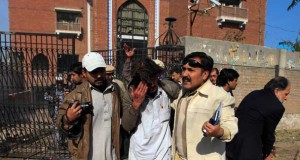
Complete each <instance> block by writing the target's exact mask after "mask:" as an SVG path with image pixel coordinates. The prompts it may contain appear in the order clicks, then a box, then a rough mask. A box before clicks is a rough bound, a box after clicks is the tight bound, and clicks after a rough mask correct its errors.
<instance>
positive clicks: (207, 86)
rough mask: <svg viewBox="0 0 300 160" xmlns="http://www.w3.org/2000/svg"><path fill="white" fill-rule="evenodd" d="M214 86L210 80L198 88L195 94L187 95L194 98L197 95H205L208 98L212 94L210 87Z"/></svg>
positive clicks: (189, 93)
mask: <svg viewBox="0 0 300 160" xmlns="http://www.w3.org/2000/svg"><path fill="white" fill-rule="evenodd" d="M212 85H213V84H212V83H211V81H210V80H207V81H206V82H204V83H203V84H202V85H201V86H200V87H199V88H197V89H196V90H195V91H193V92H188V93H187V95H188V96H192V95H194V94H196V93H198V94H200V95H205V96H208V94H209V93H210V86H212Z"/></svg>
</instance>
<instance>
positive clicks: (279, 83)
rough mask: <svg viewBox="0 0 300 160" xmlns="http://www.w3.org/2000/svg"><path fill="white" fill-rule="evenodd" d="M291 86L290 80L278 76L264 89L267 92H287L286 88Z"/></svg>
mask: <svg viewBox="0 0 300 160" xmlns="http://www.w3.org/2000/svg"><path fill="white" fill-rule="evenodd" d="M289 84H290V82H289V80H288V79H287V78H285V77H282V76H278V77H275V78H272V79H271V80H270V81H269V82H268V83H267V84H266V85H265V87H264V89H266V90H270V91H274V90H275V88H278V89H279V90H285V89H286V87H287V86H288V85H289Z"/></svg>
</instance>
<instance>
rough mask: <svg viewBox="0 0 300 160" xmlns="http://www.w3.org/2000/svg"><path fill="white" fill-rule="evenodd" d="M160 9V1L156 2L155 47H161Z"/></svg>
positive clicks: (156, 0)
mask: <svg viewBox="0 0 300 160" xmlns="http://www.w3.org/2000/svg"><path fill="white" fill-rule="evenodd" d="M159 9H160V3H159V0H155V17H154V21H155V22H154V39H155V46H158V45H159V39H158V38H159Z"/></svg>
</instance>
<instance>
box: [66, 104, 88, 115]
mask: <svg viewBox="0 0 300 160" xmlns="http://www.w3.org/2000/svg"><path fill="white" fill-rule="evenodd" d="M74 102H75V101H74ZM74 102H71V103H70V104H69V107H71V106H72V105H73V103H74ZM77 105H79V106H80V108H81V109H82V113H84V114H85V113H89V112H92V110H93V105H92V104H91V103H90V102H84V103H80V102H79V101H78V104H77Z"/></svg>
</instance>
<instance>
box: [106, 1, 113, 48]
mask: <svg viewBox="0 0 300 160" xmlns="http://www.w3.org/2000/svg"><path fill="white" fill-rule="evenodd" d="M107 15H108V19H107V21H108V28H107V29H108V35H107V36H108V37H107V39H108V49H109V50H111V49H112V0H108V13H107Z"/></svg>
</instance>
